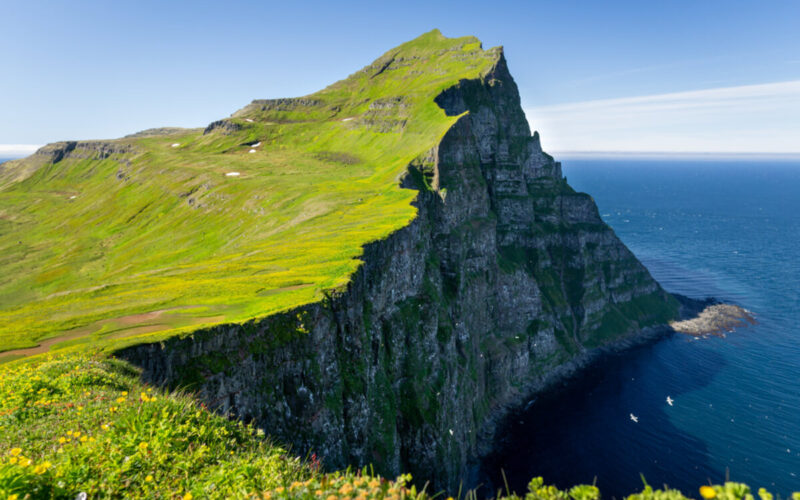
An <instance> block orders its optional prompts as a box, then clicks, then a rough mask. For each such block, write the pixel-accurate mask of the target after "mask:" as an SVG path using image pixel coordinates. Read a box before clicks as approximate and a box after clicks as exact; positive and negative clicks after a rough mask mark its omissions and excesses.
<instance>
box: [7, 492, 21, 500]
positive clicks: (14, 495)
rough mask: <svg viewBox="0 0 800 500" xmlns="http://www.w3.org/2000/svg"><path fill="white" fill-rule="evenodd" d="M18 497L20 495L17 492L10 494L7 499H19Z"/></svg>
mask: <svg viewBox="0 0 800 500" xmlns="http://www.w3.org/2000/svg"><path fill="white" fill-rule="evenodd" d="M18 498H19V495H17V494H16V493H12V494H11V495H8V497H7V500H17V499H18Z"/></svg>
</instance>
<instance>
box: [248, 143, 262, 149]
mask: <svg viewBox="0 0 800 500" xmlns="http://www.w3.org/2000/svg"><path fill="white" fill-rule="evenodd" d="M260 145H261V142H257V143H255V144H251V145H250V147H251V148H257V147H259V146H260Z"/></svg>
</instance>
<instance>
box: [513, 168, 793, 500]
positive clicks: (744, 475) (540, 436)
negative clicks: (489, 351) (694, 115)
mask: <svg viewBox="0 0 800 500" xmlns="http://www.w3.org/2000/svg"><path fill="white" fill-rule="evenodd" d="M564 173H565V175H566V176H567V177H568V180H569V182H570V184H571V185H572V186H573V187H575V189H577V190H579V191H584V192H588V193H590V194H591V195H592V196H593V197H594V198H595V200H596V202H597V204H598V206H599V208H600V213H601V215H602V217H603V219H604V220H605V221H606V222H608V223H609V224H610V225H611V226H612V227H613V228H614V230H615V231H616V233H617V234H618V235H619V237H620V238H621V239H622V240H623V241H624V242H625V243H626V244H627V245H628V246H629V247H630V248H631V250H633V252H634V253H635V254H636V255H637V256H638V257H639V258H640V259H641V260H642V261H643V262H644V263H645V265H646V266H647V267H648V268H649V269H650V271H651V273H652V274H653V276H654V277H655V278H656V279H657V280H659V281H660V282H661V284H662V285H663V286H664V287H665V288H666V289H667V290H669V291H672V292H679V293H682V294H685V295H689V296H694V297H704V296H708V295H713V296H715V297H718V298H720V299H723V300H729V301H734V302H736V303H739V304H741V305H743V306H745V307H746V308H748V309H750V310H752V311H753V312H755V313H756V314H757V317H758V321H759V324H758V325H756V326H752V327H749V328H743V329H739V330H737V331H735V332H733V333H731V334H728V336H727V338H724V339H722V338H709V339H702V340H694V341H691V340H690V338H689V337H687V336H683V335H675V336H672V337H671V338H668V339H665V340H662V341H660V342H658V343H656V344H654V345H651V346H647V347H644V348H639V349H636V350H635V351H632V352H628V353H626V354H624V355H622V356H620V357H616V358H614V359H609V360H605V361H603V362H602V364H601V365H599V366H596V367H594V368H592V369H591V370H590V371H589V372H588V373H587V374H585V375H584V376H581V377H579V379H578V380H576V381H574V382H573V383H572V384H570V385H568V386H567V387H566V388H563V389H560V390H558V391H556V392H557V394H554V395H552V396H550V397H548V398H541V399H540V400H539V401H537V403H535V404H534V405H533V406H532V407H531V408H530V409H529V410H528V411H527V412H526V413H525V414H523V415H521V416H520V417H519V418H518V419H515V424H513V426H512V428H511V429H510V431H509V435H508V436H507V437H508V438H510V439H509V442H510V443H513V444H512V445H509V446H508V447H507V449H505V450H503V451H502V454H501V457H502V458H501V459H500V461H499V463H498V464H497V467H503V468H504V470H505V472H506V475H507V476H508V479H509V482H510V484H511V486H512V488H513V489H517V490H518V491H524V489H525V485H526V484H527V481H528V479H529V478H530V477H532V476H535V475H541V476H543V477H544V478H545V481H547V482H550V483H555V484H557V485H559V486H562V487H566V486H569V485H572V484H575V483H576V482H585V483H591V482H592V481H594V480H595V478H596V481H597V485H598V486H599V487H600V488H601V491H602V492H603V493H604V495H605V496H606V497H607V498H608V497H610V496H612V495H613V496H616V497H617V498H619V497H620V496H622V495H624V494H626V493H631V492H633V491H639V490H640V489H641V486H642V482H641V479H640V473H641V474H644V476H645V478H646V479H647V481H648V482H649V483H650V484H651V485H654V486H661V485H663V484H665V483H666V484H668V485H669V486H671V487H679V488H681V489H683V490H685V492H686V493H687V494H689V495H691V496H695V497H697V487H698V486H700V485H701V484H705V483H707V482H708V480H709V479H710V480H711V481H714V482H719V481H723V480H724V479H725V477H726V474H728V475H729V477H730V479H731V480H735V481H744V482H747V483H749V484H750V485H751V486H754V487H759V486H765V487H767V488H768V489H770V490H772V491H773V492H774V493H780V494H781V495H782V496H783V497H784V498H785V497H786V496H787V494H788V493H789V492H790V491H800V161H798V162H789V161H772V162H757V161H746V162H745V161H688V160H678V161H654V160H635V161H634V160H626V161H620V160H572V161H569V160H568V161H565V162H564ZM668 395H669V396H671V397H672V398H673V399H674V400H675V403H674V406H668V405H667V404H666V402H665V400H666V397H667V396H668ZM630 413H634V414H635V415H637V416H638V417H639V423H638V424H637V423H634V422H632V421H631V420H630V418H629V414H630Z"/></svg>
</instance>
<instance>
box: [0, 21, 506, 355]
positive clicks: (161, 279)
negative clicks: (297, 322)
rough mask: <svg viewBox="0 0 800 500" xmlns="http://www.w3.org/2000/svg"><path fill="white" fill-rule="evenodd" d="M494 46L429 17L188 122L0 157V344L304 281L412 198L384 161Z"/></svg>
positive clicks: (132, 337) (284, 298) (254, 308)
mask: <svg viewBox="0 0 800 500" xmlns="http://www.w3.org/2000/svg"><path fill="white" fill-rule="evenodd" d="M500 56H501V51H500V50H499V49H490V50H483V49H482V48H481V45H480V42H479V41H478V40H477V39H476V38H474V37H465V38H446V37H444V36H443V35H442V34H441V33H440V32H439V31H438V30H435V31H431V32H429V33H426V34H424V35H422V36H420V37H419V38H417V39H415V40H412V41H410V42H408V43H405V44H403V45H401V46H399V47H397V48H395V49H392V50H390V51H389V52H387V53H386V54H384V55H383V56H381V57H380V58H379V59H377V60H376V61H375V62H373V63H372V64H370V65H369V66H367V67H365V68H363V69H362V70H360V71H358V72H356V73H354V74H353V75H351V76H349V77H348V78H346V79H344V80H341V81H339V82H336V83H334V84H333V85H331V86H329V87H327V88H326V89H324V90H321V91H320V92H317V93H315V94H311V95H308V96H305V97H301V98H294V99H277V100H258V101H254V102H253V103H251V104H250V105H248V106H246V107H245V108H243V109H241V110H239V111H238V112H236V113H235V114H234V115H233V116H232V117H231V118H228V119H225V120H220V121H218V122H214V123H212V124H211V125H209V126H208V127H207V128H205V129H193V130H183V131H176V130H175V129H160V130H155V131H153V132H151V133H140V134H135V135H133V136H129V137H126V138H123V139H118V140H114V141H102V142H101V141H91V142H64V143H56V144H52V145H49V146H46V147H44V148H42V150H40V151H39V152H37V153H36V154H35V155H33V156H31V157H29V158H27V159H25V160H21V161H16V162H10V163H7V164H4V165H3V166H2V167H0V276H2V279H0V351H11V352H7V353H6V355H5V356H2V355H0V360H3V357H5V360H8V359H11V358H12V357H19V356H23V355H29V354H34V353H36V352H40V351H43V350H45V349H48V348H50V346H51V345H52V347H56V348H57V347H65V346H70V345H75V344H89V345H93V346H98V345H99V346H107V345H109V344H111V343H113V344H115V345H120V344H122V343H126V344H127V343H136V342H139V341H143V339H145V338H146V339H147V340H148V341H152V340H154V339H158V338H163V337H167V336H171V335H174V334H176V333H179V332H182V331H184V332H185V331H189V330H192V329H196V328H198V327H200V326H201V325H212V324H219V323H225V322H243V321H247V320H249V319H253V318H258V317H263V316H266V315H269V314H272V313H275V312H278V311H282V310H287V309H290V308H292V307H295V306H299V305H303V304H307V303H309V302H313V301H317V300H319V299H321V298H322V297H323V295H324V293H325V291H326V290H331V289H335V288H337V287H340V286H342V285H343V284H345V283H347V281H348V279H349V277H350V275H351V274H352V273H353V271H354V270H355V269H356V268H357V267H358V265H359V260H358V259H359V256H360V255H361V252H362V247H363V245H364V244H366V243H368V242H370V241H374V240H377V239H381V238H384V237H386V236H387V235H388V234H390V233H391V232H393V231H395V230H397V229H399V228H400V227H403V226H404V225H406V224H407V223H408V222H409V221H410V220H411V219H412V218H413V217H414V216H415V213H416V209H415V208H414V207H413V206H412V201H413V200H414V198H415V196H416V192H415V191H412V190H407V189H401V188H400V186H399V179H400V178H401V177H402V176H403V175H404V174H405V172H406V168H407V166H408V164H409V163H410V162H411V161H412V160H413V159H414V158H416V157H417V156H419V155H420V154H422V153H424V152H426V151H427V150H429V149H430V148H431V147H432V146H434V145H435V144H436V143H437V141H439V140H440V138H441V137H442V136H443V134H444V133H445V132H446V131H447V130H448V128H449V127H450V126H451V125H452V124H453V123H454V122H455V121H456V119H457V117H453V116H446V114H445V113H444V111H442V109H441V108H440V107H439V106H438V105H437V104H436V103H435V102H434V98H435V97H436V96H437V95H439V94H440V93H441V92H442V91H443V90H444V89H446V88H448V87H451V86H453V85H455V84H457V83H458V82H459V80H462V79H474V78H479V77H481V76H482V75H485V74H486V73H487V72H488V71H489V70H490V69H491V68H492V67H493V65H494V64H495V63H496V62H497V61H498V60H499V58H500ZM43 341H44V343H43ZM39 344H41V345H40V347H39V348H38V349H37V348H35V346H37V345H39ZM25 348H27V349H28V350H21V349H25ZM30 348H33V349H30Z"/></svg>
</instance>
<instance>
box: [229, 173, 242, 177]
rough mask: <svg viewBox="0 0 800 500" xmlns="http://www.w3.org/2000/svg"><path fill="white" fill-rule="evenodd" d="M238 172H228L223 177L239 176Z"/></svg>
mask: <svg viewBox="0 0 800 500" xmlns="http://www.w3.org/2000/svg"><path fill="white" fill-rule="evenodd" d="M239 175H240V174H239V172H228V173H227V174H225V177H239Z"/></svg>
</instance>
